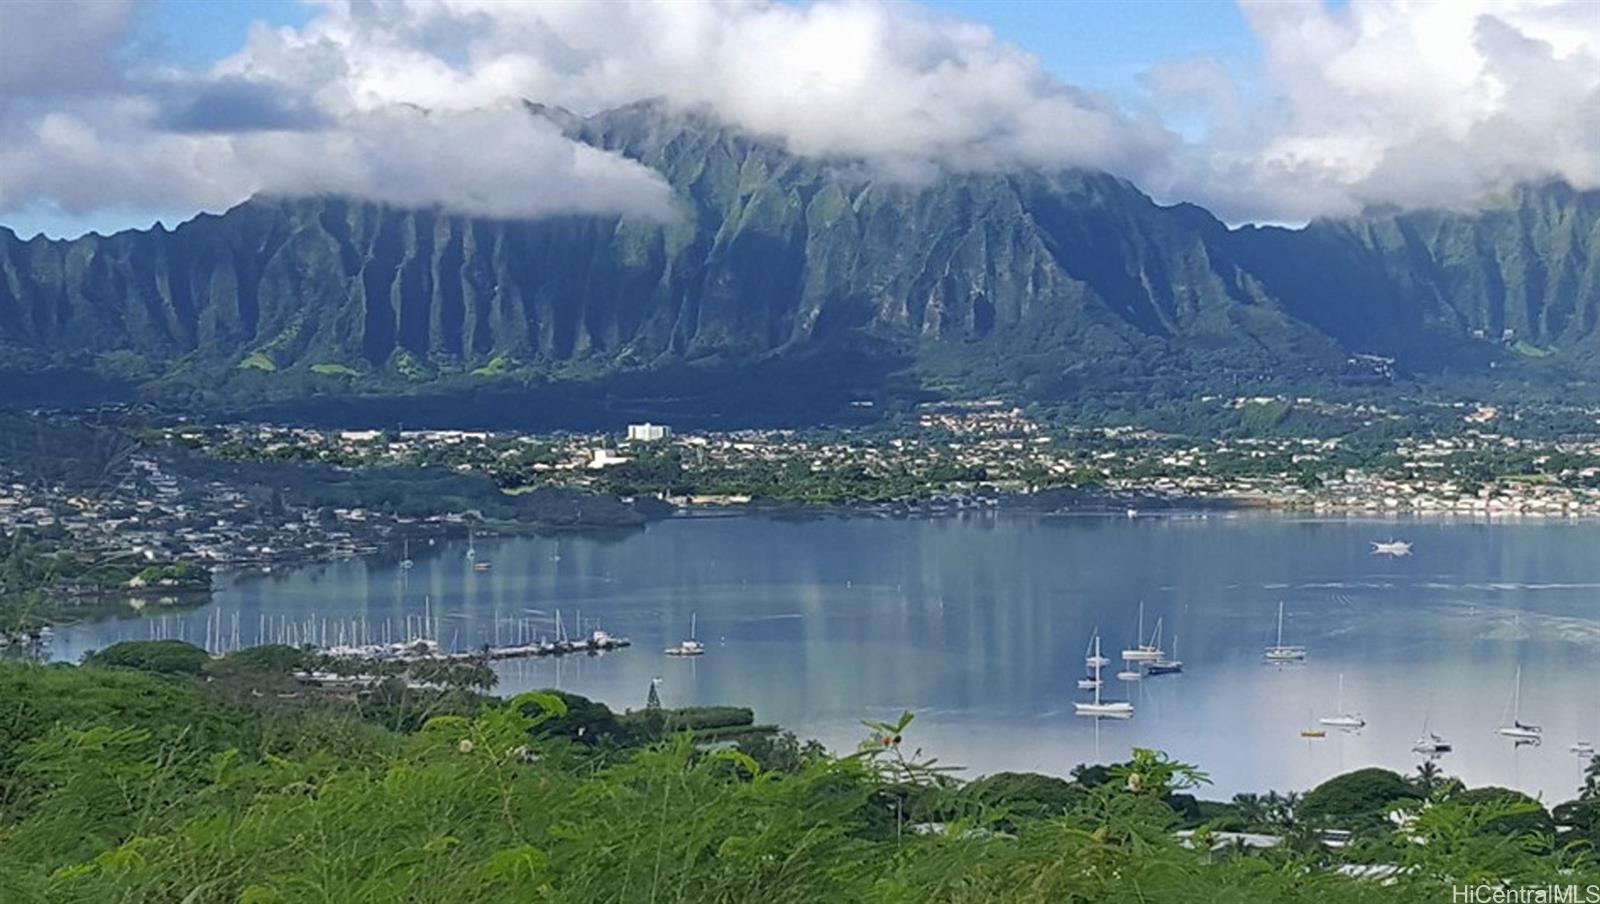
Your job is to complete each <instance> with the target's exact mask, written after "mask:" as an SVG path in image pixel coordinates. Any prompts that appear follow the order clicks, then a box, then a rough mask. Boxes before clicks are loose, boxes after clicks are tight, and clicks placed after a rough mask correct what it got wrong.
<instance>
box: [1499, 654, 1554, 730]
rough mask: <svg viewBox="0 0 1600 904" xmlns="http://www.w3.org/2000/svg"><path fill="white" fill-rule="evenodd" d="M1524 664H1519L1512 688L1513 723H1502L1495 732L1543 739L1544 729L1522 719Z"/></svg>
mask: <svg viewBox="0 0 1600 904" xmlns="http://www.w3.org/2000/svg"><path fill="white" fill-rule="evenodd" d="M1521 716H1522V666H1520V665H1519V666H1517V677H1516V680H1515V682H1514V683H1513V685H1512V690H1511V724H1510V725H1502V726H1500V727H1499V728H1496V729H1495V732H1496V733H1498V734H1500V735H1503V736H1505V737H1508V738H1513V739H1515V740H1517V741H1534V742H1538V741H1542V740H1544V729H1542V728H1540V727H1539V726H1537V725H1529V724H1527V723H1525V722H1523V721H1522V718H1521Z"/></svg>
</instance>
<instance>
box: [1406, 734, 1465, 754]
mask: <svg viewBox="0 0 1600 904" xmlns="http://www.w3.org/2000/svg"><path fill="white" fill-rule="evenodd" d="M1454 749H1455V747H1454V746H1453V745H1452V744H1451V743H1450V742H1449V741H1446V740H1445V739H1444V738H1441V737H1439V736H1438V735H1436V734H1434V733H1433V732H1431V731H1428V732H1423V734H1422V737H1420V738H1417V743H1415V744H1413V745H1411V750H1412V752H1414V753H1422V754H1427V755H1428V756H1438V755H1439V754H1441V753H1449V752H1450V751H1452V750H1454Z"/></svg>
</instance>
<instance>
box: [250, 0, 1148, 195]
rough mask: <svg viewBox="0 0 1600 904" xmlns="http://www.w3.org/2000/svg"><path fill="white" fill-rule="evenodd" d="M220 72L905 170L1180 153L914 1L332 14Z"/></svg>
mask: <svg viewBox="0 0 1600 904" xmlns="http://www.w3.org/2000/svg"><path fill="white" fill-rule="evenodd" d="M219 71H222V72H226V73H229V74H233V75H237V76H242V77H250V78H270V79H273V80H280V81H288V82H295V81H300V80H302V79H303V78H304V79H306V80H308V81H309V79H311V78H315V79H316V80H317V82H319V83H320V84H321V85H322V86H323V87H321V88H319V89H317V90H319V91H320V92H321V94H320V96H321V97H322V99H323V101H324V102H325V103H327V104H329V105H332V106H338V107H342V108H346V109H367V108H370V107H373V106H382V105H386V104H393V103H408V104H417V105H419V106H422V107H426V108H429V109H470V108H473V107H477V106H480V105H483V104H490V103H495V102H499V101H502V100H504V99H506V98H511V97H527V98H532V99H535V100H539V101H543V102H549V103H556V104H560V105H563V106H566V107H569V108H572V109H576V110H581V111H585V112H594V111H597V110H600V109H604V108H606V107H612V106H617V105H620V104H625V103H629V102H632V101H636V100H640V99H643V98H648V97H653V96H658V95H659V96H663V97H665V98H666V99H668V100H669V101H672V102H675V103H677V104H680V105H684V106H694V107H708V108H710V109H711V110H713V111H714V112H715V113H716V114H718V115H719V116H720V117H721V118H723V119H725V120H727V121H730V122H734V123H738V124H740V125H742V126H744V127H745V128H747V129H750V130H752V131H754V132H758V133H761V134H764V135H769V136H774V137H777V138H779V139H781V140H783V141H784V142H785V143H786V144H787V145H788V147H789V148H790V149H792V150H794V151H796V152H798V153H801V154H807V155H819V156H844V157H851V158H864V159H866V160H868V161H873V162H884V163H891V164H894V165H895V167H896V168H904V167H905V166H907V165H919V164H927V165H938V166H947V167H956V168H961V169H971V168H988V167H996V166H1005V167H1014V166H1099V167H1104V166H1112V165H1117V164H1120V165H1124V166H1131V167H1136V168H1144V167H1146V166H1148V165H1150V163H1151V162H1152V161H1155V160H1159V159H1161V158H1163V157H1164V156H1165V155H1166V154H1167V153H1168V152H1169V151H1170V150H1171V149H1172V148H1173V147H1174V146H1175V143H1176V138H1175V136H1173V135H1172V134H1171V133H1170V132H1168V131H1167V130H1166V129H1164V128H1163V127H1162V126H1161V125H1160V123H1159V122H1157V121H1155V120H1154V119H1153V118H1137V117H1133V116H1130V115H1129V114H1127V113H1125V112H1123V111H1120V110H1118V109H1117V107H1116V105H1115V104H1114V103H1113V102H1112V101H1111V100H1109V99H1108V98H1106V97H1104V96H1100V95H1096V94H1093V93H1091V92H1087V91H1083V90H1080V89H1076V88H1072V87H1069V86H1066V85H1062V84H1061V83H1059V82H1058V81H1056V80H1054V79H1053V78H1051V77H1050V76H1049V74H1048V73H1046V72H1045V71H1044V70H1043V69H1042V68H1041V67H1040V65H1039V63H1038V61H1037V60H1036V59H1035V58H1034V57H1032V56H1031V55H1029V54H1027V53H1024V52H1022V51H1021V50H1019V49H1018V48H1016V47H1013V46H1011V45H1008V44H1006V43H1004V42H1002V41H1000V40H999V39H998V38H996V37H995V35H994V34H993V32H991V31H990V30H989V29H988V28H986V27H984V26H981V25H977V24H974V23H971V22H965V21H960V20H955V19H948V18H943V17H938V16H935V15H932V14H930V13H928V12H927V11H925V10H924V9H922V8H921V7H918V6H916V5H913V4H910V3H902V2H851V0H846V2H817V3H811V4H807V5H795V4H788V3H769V2H753V0H751V2H711V0H679V2H670V3H669V2H654V3H652V2H638V3H621V2H618V3H605V2H571V0H567V2H562V0H554V2H549V0H547V2H541V3H503V2H498V0H410V2H406V3H402V4H398V5H395V6H387V7H383V8H382V12H381V14H377V13H375V12H374V10H373V7H371V6H370V5H368V4H366V3H350V2H330V3H328V4H327V5H326V7H325V12H324V14H323V15H321V16H319V17H318V18H317V19H316V21H314V22H313V23H311V24H310V25H308V26H307V27H306V28H304V29H299V30H288V29H284V30H277V31H266V30H263V31H258V32H257V33H255V34H254V35H253V36H252V38H251V40H250V42H249V45H248V47H247V48H246V49H245V50H244V51H243V52H241V53H240V54H239V55H237V56H236V57H234V58H232V59H230V60H228V61H225V62H224V63H223V64H222V65H221V66H220V67H219ZM302 73H315V75H314V76H302ZM333 73H337V74H338V78H337V79H333V80H330V79H329V75H330V74H333Z"/></svg>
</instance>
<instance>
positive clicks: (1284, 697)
mask: <svg viewBox="0 0 1600 904" xmlns="http://www.w3.org/2000/svg"><path fill="white" fill-rule="evenodd" d="M1391 535H1392V536H1396V537H1400V538H1404V539H1408V540H1411V541H1413V543H1414V544H1415V555H1414V556H1412V557H1411V558H1407V559H1391V558H1383V557H1376V556H1373V555H1371V554H1370V553H1369V542H1370V541H1372V540H1382V539H1387V538H1388V537H1390V536H1391ZM464 550H465V547H464V545H453V544H443V543H441V544H439V545H438V546H434V547H429V548H427V549H424V550H421V551H418V550H416V549H413V554H414V557H415V559H416V565H415V568H414V569H412V570H411V571H410V572H409V573H402V571H401V570H400V568H399V567H398V563H397V562H395V561H393V560H388V561H383V560H376V559H374V560H365V561H349V562H340V563H332V564H325V565H315V566H310V567H306V568H301V569H296V570H292V571H282V572H276V573H273V574H268V575H260V574H251V575H229V576H225V577H223V578H221V579H220V580H219V581H218V584H217V588H218V590H217V593H216V594H215V602H214V604H213V605H212V606H208V607H206V608H205V609H200V610H196V611H193V612H190V613H185V614H183V615H170V614H169V615H165V616H155V617H149V618H128V619H123V620H117V621H109V622H102V623H98V624H93V625H86V626H79V627H76V628H72V629H68V630H64V631H62V632H60V633H59V634H58V636H57V638H56V641H55V644H54V647H53V652H54V655H56V656H58V657H61V658H67V659H75V658H77V657H78V656H80V655H81V654H82V653H83V652H85V651H86V650H90V649H94V648H98V647H103V646H105V645H107V644H109V643H111V642H113V641H116V640H119V639H128V638H135V639H137V638H147V637H150V636H151V635H152V632H157V631H159V632H162V633H163V634H165V635H167V636H177V635H178V634H179V632H180V631H181V632H182V633H183V636H185V637H187V638H190V639H198V638H201V637H203V636H204V634H205V627H204V626H205V624H206V621H207V618H208V616H209V615H210V613H212V612H214V611H219V610H220V612H221V613H222V620H223V622H224V623H225V624H227V625H229V626H230V633H231V626H232V624H233V623H234V618H235V614H237V619H238V624H239V626H240V635H241V639H242V640H243V641H244V642H246V643H249V642H253V641H254V640H256V637H255V635H256V633H257V632H258V630H259V628H260V626H261V625H262V624H263V622H266V623H268V624H276V623H279V622H281V621H282V620H283V619H288V620H291V621H299V622H304V621H305V620H307V619H322V618H327V619H329V620H330V621H333V620H336V619H346V620H349V619H365V623H366V625H367V626H368V630H371V631H373V632H381V631H382V630H383V628H382V627H381V626H382V625H384V624H385V623H386V622H387V623H388V624H389V625H390V626H391V627H390V630H391V631H395V632H397V631H398V630H399V627H398V626H399V625H400V624H401V623H402V622H403V620H404V618H405V617H406V616H407V615H410V616H420V615H421V614H422V613H423V611H424V606H425V605H427V606H429V607H430V608H431V609H432V610H433V611H435V612H436V613H439V614H440V624H441V630H440V635H441V640H442V641H444V642H445V643H446V644H449V643H452V642H454V643H456V644H457V645H459V646H467V645H470V644H480V643H483V642H485V641H491V640H494V639H495V638H496V636H497V635H498V637H499V638H500V639H501V640H510V639H511V636H512V633H513V632H514V631H518V630H522V631H527V630H532V629H534V627H537V629H538V630H543V631H546V632H548V631H549V630H550V627H551V626H552V625H553V623H554V613H555V612H556V610H558V609H559V610H560V612H561V615H562V619H563V621H564V622H565V624H566V625H567V626H568V628H569V629H570V628H571V626H572V625H573V622H574V620H575V619H576V618H577V617H578V614H579V612H580V610H581V614H582V618H583V621H584V625H585V627H586V628H587V627H590V626H592V625H593V624H595V623H598V624H600V625H601V626H603V627H605V628H606V629H607V630H610V631H612V632H613V633H620V634H624V635H627V636H629V637H631V638H632V639H633V641H634V647H633V648H632V649H628V650H624V651H621V652H618V653H614V654H610V655H605V656H599V657H570V658H567V659H564V660H534V661H523V662H514V663H506V664H504V665H503V666H502V667H501V668H500V672H501V683H500V687H499V692H502V693H513V692H516V691H519V690H525V689H529V688H535V687H551V686H555V687H560V688H563V689H565V690H569V691H572V692H575V693H580V694H584V695H587V696H590V697H593V698H596V699H599V700H602V701H604V702H606V703H607V704H610V705H611V706H613V707H615V708H619V709H621V708H629V707H640V706H642V705H643V704H644V700H645V695H646V693H647V691H648V688H649V684H650V680H651V679H652V678H654V677H660V678H661V679H662V688H661V693H662V698H663V700H664V701H665V702H666V704H667V705H668V706H681V705H689V704H711V703H718V704H720V703H728V704H744V705H748V706H752V707H754V708H755V710H756V715H757V719H758V721H762V722H777V723H781V724H782V725H784V726H785V727H787V728H791V729H793V730H794V731H796V732H797V733H799V734H801V735H802V736H811V737H817V738H820V739H822V740H824V741H825V742H827V743H828V744H829V745H830V746H832V747H834V748H836V749H850V748H853V747H854V745H855V743H856V741H857V740H858V739H859V738H860V737H862V736H863V734H864V729H862V728H861V727H860V725H859V720H861V719H865V718H873V719H876V718H890V717H893V716H895V715H897V714H898V713H899V712H900V711H901V710H902V709H910V710H912V711H914V712H915V713H916V715H917V719H916V722H915V724H914V726H913V728H912V730H911V733H910V740H911V741H912V742H913V743H915V744H918V745H920V746H922V747H923V748H924V749H925V751H926V752H927V753H929V754H930V755H934V756H937V757H939V758H940V759H941V760H942V761H944V762H947V763H954V764H962V765H964V766H966V767H968V769H969V771H970V772H971V773H972V774H978V773H983V772H993V771H999V770H1032V771H1039V772H1049V773H1056V774H1065V773H1066V772H1067V771H1069V770H1070V769H1071V768H1072V767H1073V766H1074V765H1075V764H1077V763H1079V762H1083V761H1085V760H1090V761H1102V760H1107V759H1111V758H1120V757H1122V756H1124V755H1125V754H1126V753H1127V752H1128V749H1129V748H1130V747H1132V746H1136V745H1137V746H1148V747H1156V748H1160V749H1163V750H1166V751H1168V752H1170V753H1171V754H1173V755H1174V756H1176V757H1179V758H1181V759H1184V760H1187V761H1190V762H1194V763H1198V764H1200V765H1201V766H1202V767H1203V768H1205V769H1206V770H1208V771H1209V772H1210V773H1211V775H1212V778H1213V780H1214V783H1215V786H1214V787H1213V788H1212V789H1211V791H1212V794H1213V795H1216V796H1225V795H1228V794H1232V793H1233V792H1235V791H1241V790H1255V791H1264V790H1267V789H1279V790H1290V789H1304V788H1308V787H1310V786H1312V785H1314V784H1316V783H1317V782H1319V781H1321V780H1322V779H1324V778H1327V777H1328V776H1330V775H1333V774H1335V773H1337V772H1340V771H1344V770H1349V769H1353V768H1357V767H1360V766H1366V765H1382V766H1387V767H1391V768H1394V769H1398V770H1401V771H1410V770H1411V769H1413V768H1415V766H1416V764H1417V763H1418V762H1420V758H1419V757H1418V756H1417V755H1415V754H1412V753H1410V747H1411V745H1412V743H1413V741H1414V740H1415V739H1416V737H1417V735H1418V734H1419V733H1420V732H1421V730H1422V727H1423V723H1424V720H1425V719H1426V720H1427V722H1428V725H1429V727H1431V728H1432V729H1433V730H1435V731H1437V732H1439V733H1440V734H1442V735H1444V736H1445V737H1446V738H1447V739H1449V740H1450V741H1453V742H1454V743H1455V745H1456V752H1454V753H1452V754H1448V755H1446V756H1445V757H1444V758H1443V759H1442V761H1441V766H1443V767H1444V769H1445V770H1446V771H1447V772H1449V773H1451V774H1454V775H1458V776H1461V777H1462V778H1464V779H1466V780H1467V781H1468V782H1469V783H1472V784H1483V783H1495V784H1502V785H1508V786H1513V787H1517V788H1522V789H1524V790H1528V791H1530V792H1536V793H1537V792H1543V793H1544V796H1545V798H1546V800H1547V801H1550V802H1555V801H1560V800H1565V799H1567V798H1569V797H1571V796H1572V795H1573V792H1574V791H1575V789H1576V787H1577V786H1578V784H1579V782H1580V774H1581V765H1582V764H1581V762H1580V761H1579V759H1578V758H1577V757H1576V756H1575V755H1573V754H1572V753H1570V752H1569V751H1568V749H1567V748H1568V746H1569V745H1570V744H1571V743H1572V742H1573V741H1575V740H1577V739H1579V738H1584V739H1587V740H1591V741H1595V742H1596V743H1600V695H1597V694H1596V692H1595V679H1596V678H1597V677H1600V523H1592V522H1565V521H1551V522H1537V521H1535V522H1519V523H1497V524H1486V523H1471V522H1465V521H1399V522H1375V521H1359V520H1307V519H1295V518H1287V517H1278V516H1268V515H1236V516H1219V515H1215V514H1213V515H1210V516H1204V517H1202V516H1173V517H1139V518H1132V519H1129V518H1099V517H1094V518H1091V517H1081V518H1053V519H1046V518H1037V517H1032V516H1022V515H981V516H970V517H963V518H947V519H936V520H876V519H865V518H863V519H848V520H837V519H835V520H820V521H810V522H802V523H785V522H778V521H770V520H764V519H758V518H717V519H682V520H672V521H667V522H663V523H658V524H654V525H651V526H650V527H649V528H648V529H647V530H645V531H643V532H640V533H638V534H635V535H631V536H629V537H627V538H626V539H621V540H613V541H601V540H591V539H576V538H566V539H560V540H556V539H520V538H519V539H505V540H498V541H495V540H480V541H479V543H478V553H479V556H480V558H482V559H487V560H490V561H492V562H493V564H494V568H493V570H492V571H489V572H487V573H475V572H473V571H472V570H471V569H470V567H469V566H468V563H467V561H466V558H465V556H464ZM425 598H426V600H427V603H426V604H425ZM1141 600H1142V601H1144V603H1145V610H1146V618H1147V630H1148V629H1149V628H1150V627H1153V623H1154V620H1155V619H1156V618H1157V617H1160V618H1162V619H1163V620H1164V622H1163V623H1164V629H1165V636H1166V639H1167V641H1168V647H1169V649H1170V647H1171V642H1172V641H1173V640H1174V638H1175V639H1176V642H1177V653H1178V656H1179V658H1181V659H1182V660H1183V661H1184V663H1185V668H1186V671H1185V673H1184V674H1182V675H1175V676H1164V677H1151V678H1147V679H1145V680H1144V681H1143V682H1139V683H1136V684H1133V685H1131V686H1129V685H1122V684H1121V683H1120V682H1115V681H1112V680H1109V679H1110V673H1109V671H1108V674H1107V678H1108V688H1109V689H1110V693H1111V695H1114V696H1118V697H1122V698H1124V699H1132V700H1133V701H1134V703H1135V706H1136V713H1135V715H1134V717H1133V718H1132V719H1131V720H1128V721H1101V722H1097V721H1095V720H1091V719H1084V718H1079V717H1076V716H1074V715H1073V711H1072V705H1071V704H1072V701H1073V700H1074V699H1082V696H1083V695H1082V693H1081V692H1079V691H1077V690H1076V689H1075V686H1074V682H1075V680H1076V679H1077V678H1078V677H1079V676H1080V675H1081V674H1082V672H1083V669H1082V658H1083V652H1084V648H1085V646H1086V644H1087V643H1088V640H1089V637H1090V635H1091V633H1092V632H1093V631H1094V630H1095V628H1096V627H1098V628H1099V629H1100V630H1101V632H1102V633H1103V636H1104V638H1105V646H1106V647H1107V649H1108V650H1117V649H1121V648H1122V647H1124V646H1126V645H1128V644H1130V643H1132V641H1133V639H1134V633H1135V618H1136V608H1137V606H1138V604H1139V602H1140V601H1141ZM1279 600H1282V601H1284V602H1285V603H1286V605H1287V612H1288V620H1287V628H1286V638H1285V639H1286V641H1288V642H1291V643H1299V644H1305V645H1306V646H1307V647H1308V648H1309V650H1310V655H1309V657H1308V659H1307V661H1306V662H1305V663H1304V664H1301V665H1297V666H1289V667H1273V666H1268V665H1265V664H1263V662H1262V659H1261V651H1262V647H1263V646H1264V645H1265V644H1267V643H1269V642H1271V640H1272V637H1273V631H1274V618H1275V614H1276V608H1277V604H1278V601H1279ZM691 614H698V624H699V631H698V633H699V636H700V639H701V640H702V641H704V642H706V644H707V645H708V648H709V650H708V652H707V654H706V655H705V656H704V657H702V658H700V659H687V660H680V659H670V658H668V657H665V656H663V655H662V654H661V650H662V648H663V647H665V646H667V645H669V644H673V643H676V642H677V641H678V640H680V639H682V638H683V637H684V636H686V635H687V632H688V628H689V622H690V616H691ZM268 639H271V638H270V637H269V638H268ZM1113 655H1114V654H1113ZM1519 664H1520V665H1521V666H1522V669H1523V687H1522V718H1523V720H1524V721H1532V722H1537V723H1541V724H1542V725H1543V726H1544V730H1545V736H1546V741H1545V743H1544V745H1543V746H1542V747H1539V748H1516V747H1513V745H1512V744H1511V742H1510V741H1509V740H1506V739H1504V738H1501V737H1498V736H1497V735H1495V734H1494V729H1495V727H1496V726H1497V725H1499V724H1501V722H1502V719H1504V718H1506V717H1507V709H1508V705H1509V702H1510V698H1511V693H1512V683H1513V673H1514V670H1515V669H1516V667H1517V666H1518V665H1519ZM1341 673H1342V674H1343V675H1344V685H1345V692H1344V693H1345V705H1346V708H1352V709H1358V710H1360V711H1361V713H1362V714H1363V715H1364V716H1365V717H1366V719H1367V722H1368V726H1367V728H1366V729H1365V730H1364V731H1362V732H1360V733H1359V734H1349V735H1346V734H1340V733H1338V732H1335V731H1330V732H1329V737H1328V738H1326V739H1324V740H1310V741H1308V740H1306V739H1303V738H1301V737H1300V735H1299V732H1300V730H1301V729H1302V728H1304V727H1306V726H1307V725H1308V724H1309V723H1310V722H1312V721H1313V720H1314V717H1315V716H1320V715H1325V714H1328V713H1331V712H1332V711H1333V709H1334V707H1335V700H1334V697H1335V693H1336V687H1337V683H1338V677H1339V675H1340V674H1341Z"/></svg>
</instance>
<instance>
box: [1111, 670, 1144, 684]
mask: <svg viewBox="0 0 1600 904" xmlns="http://www.w3.org/2000/svg"><path fill="white" fill-rule="evenodd" d="M1117 680H1118V681H1142V680H1144V672H1141V671H1139V670H1138V669H1123V670H1122V671H1120V672H1118V673H1117Z"/></svg>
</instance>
